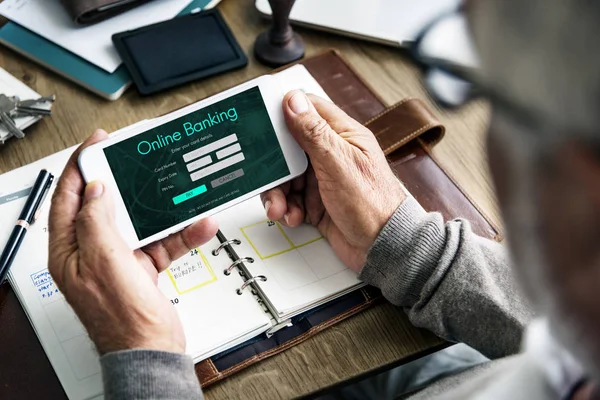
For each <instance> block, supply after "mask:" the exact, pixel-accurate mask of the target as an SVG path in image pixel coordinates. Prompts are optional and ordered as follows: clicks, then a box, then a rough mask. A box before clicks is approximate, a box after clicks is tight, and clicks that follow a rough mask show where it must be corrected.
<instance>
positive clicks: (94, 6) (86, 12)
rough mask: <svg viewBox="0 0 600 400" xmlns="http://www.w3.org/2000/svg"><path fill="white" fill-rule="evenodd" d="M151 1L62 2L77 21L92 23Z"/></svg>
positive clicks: (83, 0)
mask: <svg viewBox="0 0 600 400" xmlns="http://www.w3.org/2000/svg"><path fill="white" fill-rule="evenodd" d="M149 1H152V0H61V3H62V5H63V7H65V9H66V10H67V12H68V13H69V15H70V16H71V18H72V19H73V21H75V23H77V24H79V25H90V24H95V23H96V22H100V21H103V20H105V19H107V18H110V17H114V16H115V15H118V14H121V13H123V12H125V11H127V10H131V9H132V8H134V7H137V6H139V5H140V4H142V3H147V2H149ZM102 8H106V9H105V10H101V9H102Z"/></svg>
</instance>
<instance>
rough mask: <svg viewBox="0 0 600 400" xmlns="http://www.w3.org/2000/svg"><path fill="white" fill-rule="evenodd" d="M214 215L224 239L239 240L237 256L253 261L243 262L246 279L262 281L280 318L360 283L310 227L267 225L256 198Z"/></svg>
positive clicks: (319, 235) (261, 284)
mask: <svg viewBox="0 0 600 400" xmlns="http://www.w3.org/2000/svg"><path fill="white" fill-rule="evenodd" d="M217 217H218V219H219V224H220V227H221V230H222V231H223V233H224V234H225V236H227V238H228V239H232V238H237V239H240V240H241V241H242V243H241V245H239V246H236V247H235V250H236V252H237V254H238V255H239V256H240V257H252V258H254V263H252V264H249V263H246V264H245V265H246V266H247V268H248V269H249V270H250V272H251V273H252V275H253V276H257V275H264V276H266V277H267V281H265V282H260V283H259V285H260V287H261V288H262V290H263V291H264V293H265V294H266V296H267V297H268V299H269V301H270V302H271V304H272V305H273V306H274V307H275V308H276V309H277V311H278V312H279V314H280V316H283V315H285V314H289V313H292V312H294V311H295V310H299V309H302V308H305V307H307V306H310V305H315V304H317V303H320V302H321V301H322V300H324V299H327V298H330V297H333V296H335V295H338V294H340V293H343V292H346V291H347V290H348V289H350V288H354V287H356V286H357V285H360V284H361V282H360V281H359V280H358V278H357V274H356V273H355V272H353V271H352V270H350V269H348V268H347V267H346V266H345V265H344V264H343V263H342V262H341V261H340V260H339V258H338V257H337V256H336V255H335V253H334V252H333V249H332V248H331V246H330V245H329V243H328V242H327V240H325V239H324V238H323V237H322V236H321V234H320V233H319V231H318V230H317V229H316V228H314V227H313V226H311V225H302V226H300V227H297V228H287V227H285V226H283V225H281V224H279V223H277V222H272V221H269V220H268V219H267V217H266V215H265V211H264V208H263V206H262V203H261V201H260V198H259V197H255V198H253V199H250V200H247V201H245V202H244V203H242V204H239V205H237V206H234V207H232V208H230V209H228V210H226V211H223V212H222V213H220V214H218V216H217Z"/></svg>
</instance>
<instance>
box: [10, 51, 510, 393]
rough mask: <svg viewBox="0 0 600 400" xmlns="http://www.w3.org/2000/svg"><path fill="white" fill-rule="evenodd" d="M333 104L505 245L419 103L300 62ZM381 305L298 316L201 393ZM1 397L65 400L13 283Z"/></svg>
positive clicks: (214, 372) (347, 73) (374, 298)
mask: <svg viewBox="0 0 600 400" xmlns="http://www.w3.org/2000/svg"><path fill="white" fill-rule="evenodd" d="M301 63H302V64H304V65H305V66H306V68H307V69H308V70H309V71H310V73H311V74H312V75H313V76H314V77H315V79H316V80H317V82H319V84H320V85H321V86H322V87H323V89H324V90H325V92H326V93H327V94H328V95H329V96H330V97H331V99H332V100H333V101H334V102H335V103H336V104H337V105H338V106H340V107H341V108H342V109H343V110H344V111H346V113H348V114H349V115H350V116H352V117H353V118H355V119H356V120H358V121H359V122H361V123H363V124H365V125H367V126H368V127H369V128H370V129H371V130H372V131H373V133H374V134H375V135H376V137H377V139H378V140H379V143H380V145H381V147H382V149H383V150H384V152H385V153H386V155H387V156H388V159H389V161H390V164H391V166H392V168H393V169H394V171H395V172H396V174H397V175H398V177H399V178H400V179H401V180H402V182H404V184H405V186H406V188H407V189H408V190H409V191H410V192H411V193H412V194H413V196H414V197H415V198H416V199H417V200H418V201H419V203H421V205H422V206H423V207H424V208H425V209H426V210H428V211H439V212H441V213H442V215H443V216H444V218H445V219H446V220H450V219H454V218H458V217H460V218H465V219H468V220H469V221H470V222H471V224H472V226H473V230H474V231H475V232H476V233H478V234H479V235H481V236H484V237H488V238H491V239H496V240H500V239H501V234H500V231H499V229H498V228H497V227H496V226H494V225H493V224H492V223H491V222H490V220H489V219H488V218H487V217H486V216H485V214H483V213H482V212H481V210H480V209H479V208H478V207H477V206H476V205H475V204H474V203H473V202H472V201H471V199H470V198H469V197H468V196H467V195H466V194H465V193H464V191H463V190H462V189H461V188H460V187H459V186H458V185H457V184H456V182H455V181H454V180H453V179H452V178H451V177H450V176H449V175H448V173H446V172H445V171H444V170H443V168H442V167H441V166H440V165H439V164H438V163H437V162H436V160H435V159H434V158H433V157H432V156H431V152H430V149H431V147H432V146H433V145H435V144H436V143H437V142H438V141H439V140H441V138H442V137H443V135H444V133H445V132H444V127H443V126H442V125H441V124H440V122H439V121H438V120H437V119H436V118H435V116H434V115H433V114H432V113H431V112H430V111H429V110H428V109H427V108H426V107H425V105H424V104H423V103H422V102H421V101H420V100H417V99H405V100H403V101H401V102H399V103H397V104H396V105H394V106H392V107H389V108H386V106H385V105H384V103H383V101H382V100H381V99H380V98H379V97H377V95H376V94H375V93H374V92H373V91H372V90H371V89H370V88H369V86H368V85H367V84H366V83H365V82H364V81H363V79H362V78H361V77H360V76H359V75H358V74H357V73H356V72H355V71H354V70H353V69H352V68H351V67H350V66H349V65H348V64H347V63H346V62H345V61H344V60H343V58H342V57H341V56H340V54H339V53H338V52H337V51H335V50H331V51H327V52H325V53H323V54H320V55H317V56H315V57H312V58H309V59H306V60H303V61H301ZM380 300H382V297H381V294H380V292H379V291H378V290H377V289H375V288H372V287H365V288H362V289H359V290H357V291H355V292H353V293H350V294H348V295H346V296H343V297H341V298H338V299H336V300H334V301H332V302H330V303H327V304H325V305H323V306H321V307H318V308H316V309H314V310H311V311H309V312H307V313H305V314H303V315H300V316H298V317H296V318H294V320H293V326H292V327H289V328H285V329H282V330H280V331H278V332H276V333H275V335H273V336H272V337H270V338H267V337H266V336H259V337H257V338H255V339H253V340H251V341H250V342H248V343H244V344H242V345H240V346H237V347H235V348H233V349H230V350H228V351H226V352H224V353H221V354H218V355H215V356H213V357H211V358H209V359H207V360H204V361H202V362H200V363H198V364H197V365H196V372H197V374H198V378H199V380H200V382H201V383H202V386H203V387H206V386H209V385H211V384H213V383H215V382H218V381H220V380H222V379H225V378H226V377H228V376H230V375H232V374H234V373H236V372H238V371H240V370H242V369H244V368H246V367H248V366H249V365H252V364H254V363H256V362H259V361H260V360H262V359H265V358H267V357H270V356H272V355H275V354H277V353H280V352H282V351H284V350H286V349H288V348H290V347H293V346H295V345H296V344H298V343H300V342H302V341H304V340H306V339H308V338H309V337H311V336H313V335H315V334H317V333H318V332H320V331H322V330H323V329H326V328H328V327H329V326H332V325H333V324H335V323H337V322H339V321H342V320H344V319H346V318H348V317H350V316H352V315H355V314H356V313H358V312H360V311H361V310H363V309H365V308H367V307H370V306H372V305H373V304H375V303H376V302H378V301H380ZM0 321H1V323H0V338H2V342H0V355H1V357H2V362H1V363H0V398H2V399H10V398H19V399H23V398H52V399H59V398H65V397H66V396H65V394H64V392H63V390H62V387H61V385H60V383H59V381H58V379H57V377H56V375H55V374H54V371H53V369H52V366H51V365H50V363H49V361H48V359H47V358H46V356H45V354H44V351H43V349H42V347H41V345H40V343H39V341H38V340H37V337H36V335H35V333H34V331H33V329H32V328H31V325H30V324H29V321H28V320H27V317H26V315H25V313H24V312H23V310H22V308H21V306H20V304H19V302H18V300H17V299H16V297H15V295H14V293H13V291H12V290H11V289H10V286H9V285H8V284H4V285H3V286H2V287H1V288H0Z"/></svg>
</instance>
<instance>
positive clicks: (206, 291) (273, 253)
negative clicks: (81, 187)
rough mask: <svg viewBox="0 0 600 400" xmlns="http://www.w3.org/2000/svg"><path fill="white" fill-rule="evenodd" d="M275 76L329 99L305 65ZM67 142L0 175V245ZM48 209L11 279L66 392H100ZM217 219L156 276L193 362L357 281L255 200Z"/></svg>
mask: <svg viewBox="0 0 600 400" xmlns="http://www.w3.org/2000/svg"><path fill="white" fill-rule="evenodd" d="M276 76H277V77H278V78H279V80H280V82H281V85H282V90H283V91H288V90H291V89H294V88H301V89H303V90H305V91H307V92H312V93H316V94H319V95H320V96H322V97H326V98H327V95H326V94H325V93H324V92H323V90H322V89H321V87H320V86H319V85H318V83H317V82H316V81H315V80H314V79H313V78H312V76H311V75H310V74H309V73H308V71H307V70H306V69H305V68H304V67H303V66H295V67H292V68H289V69H287V70H285V71H283V72H280V73H278V74H277V75H276ZM116 134H118V133H116ZM74 149H75V148H74V147H73V148H69V149H67V150H64V151H62V152H59V153H57V154H54V155H52V156H49V157H46V158H44V159H42V160H39V161H37V162H35V163H33V164H30V165H27V166H25V167H22V168H19V169H17V170H14V171H11V172H9V173H6V174H4V175H2V176H0V221H1V223H0V242H1V243H4V242H5V241H6V240H7V238H8V236H9V234H10V231H11V229H12V227H13V225H14V219H15V218H16V216H17V215H18V214H19V212H20V210H21V208H22V207H23V204H24V202H25V200H26V198H27V195H28V193H29V190H30V187H31V186H32V184H33V182H34V180H35V178H36V176H37V174H38V172H39V171H40V169H42V168H46V169H48V170H49V171H50V172H52V173H54V174H55V175H56V176H57V177H58V176H59V175H60V174H61V171H62V169H63V168H64V165H65V164H66V162H67V160H68V158H69V156H70V155H71V154H72V152H73V151H74ZM50 194H51V193H50ZM48 212H49V206H48V205H46V206H45V207H44V208H43V210H42V214H41V216H40V217H39V219H38V220H37V222H36V223H35V224H33V225H32V227H31V229H30V230H29V233H28V234H27V236H26V238H25V241H24V242H23V245H22V247H21V249H20V251H19V253H18V255H17V258H16V260H15V262H14V263H13V266H12V268H11V270H10V275H9V280H10V283H11V286H12V287H13V289H14V291H15V293H16V294H17V297H18V298H19V301H20V302H21V304H22V306H23V308H24V310H25V312H26V314H27V316H28V318H29V320H30V322H31V324H32V326H33V327H34V330H35V332H36V334H37V336H38V338H39V340H40V342H41V344H42V346H43V348H44V351H45V352H46V355H47V356H48V359H49V360H50V362H51V364H52V366H53V368H54V370H55V372H56V374H57V376H58V378H59V380H60V382H61V384H62V386H63V388H64V390H65V392H66V394H67V396H68V397H69V398H70V399H90V398H101V397H102V377H101V371H100V364H99V361H98V354H97V352H96V350H95V349H94V346H93V343H92V342H91V341H90V339H89V338H88V335H87V333H86V332H85V330H84V328H83V326H82V325H81V323H80V322H79V321H78V319H77V317H76V315H75V314H74V312H73V311H72V309H71V307H70V306H69V305H68V303H67V302H66V300H65V299H64V297H63V296H62V294H61V293H60V291H59V290H58V288H57V287H56V285H55V284H54V282H53V280H52V277H51V276H50V273H49V272H48V269H47V264H48V258H47V257H48V251H47V248H48V232H47V223H48ZM216 218H217V219H218V221H219V226H220V232H219V234H218V235H217V237H215V238H213V239H212V240H211V241H209V242H208V243H206V244H205V245H203V246H201V247H199V248H197V249H193V250H192V251H191V252H189V253H188V254H187V255H185V256H184V257H182V258H181V259H179V260H177V261H176V262H174V263H173V264H172V265H171V266H170V268H169V269H168V270H167V271H165V272H163V273H162V274H160V275H159V282H158V285H159V287H160V289H161V291H162V292H163V293H164V295H165V296H166V297H167V298H168V299H169V300H170V301H171V303H172V304H173V305H174V307H175V309H176V310H177V312H178V313H179V316H180V318H181V320H182V322H183V326H184V330H185V334H186V338H187V352H188V354H190V355H191V356H192V357H193V358H194V360H195V361H201V360H204V359H206V358H208V357H211V356H213V355H215V354H218V353H221V352H223V351H225V350H228V349H231V348H233V347H235V346H238V345H240V344H242V343H244V342H246V341H248V340H250V339H252V338H255V337H257V336H258V335H261V334H265V335H266V336H267V337H268V336H269V335H271V334H272V333H273V332H276V331H277V330H279V329H282V328H284V327H286V326H289V325H290V324H291V323H292V320H291V318H293V317H294V316H296V315H298V314H299V313H302V312H305V311H306V310H309V309H311V308H314V307H316V306H318V305H320V304H323V303H325V302H328V301H330V300H332V299H334V298H337V297H339V296H342V295H343V294H345V293H348V292H349V291H352V290H355V289H356V288H357V287H359V286H361V285H362V284H361V282H360V281H359V280H358V279H357V276H356V274H355V273H354V272H352V271H350V270H348V269H347V268H346V267H345V266H344V265H343V264H342V262H341V261H339V260H338V258H337V257H336V255H335V253H334V252H333V250H332V248H331V247H330V246H329V244H328V243H327V241H326V240H325V239H324V238H323V237H322V236H321V235H320V233H319V232H318V231H317V230H316V229H315V228H313V227H312V226H309V225H305V226H301V227H298V228H294V229H290V228H287V227H284V226H282V225H280V224H279V223H277V222H272V221H268V220H267V218H266V214H265V211H264V208H263V206H262V204H261V201H260V199H259V198H258V197H256V198H253V199H250V200H248V201H245V202H243V203H241V204H238V205H236V206H234V207H231V208H229V209H227V210H225V211H223V212H221V213H219V214H217V215H216ZM123 268H127V266H126V265H124V266H123Z"/></svg>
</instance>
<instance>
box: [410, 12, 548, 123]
mask: <svg viewBox="0 0 600 400" xmlns="http://www.w3.org/2000/svg"><path fill="white" fill-rule="evenodd" d="M409 54H410V56H411V58H412V60H413V62H415V63H416V64H417V65H418V66H419V67H420V68H421V69H422V70H423V77H424V81H425V85H426V87H427V90H428V92H429V93H430V95H431V96H432V98H433V99H434V100H435V101H436V102H437V103H438V104H439V105H440V106H442V107H443V108H456V107H460V106H462V105H464V104H465V103H467V102H468V101H470V100H472V99H474V98H477V97H485V98H487V99H489V100H490V101H491V102H492V104H493V105H494V107H495V108H497V109H502V110H503V111H504V112H506V113H508V114H509V115H511V116H512V117H513V118H514V119H516V120H517V121H519V122H520V123H522V124H524V125H528V126H536V125H537V126H539V125H538V124H539V122H540V121H541V120H542V119H541V118H540V116H539V115H537V113H535V112H533V111H532V110H529V109H528V108H527V107H525V106H523V105H519V104H515V102H514V101H511V100H509V99H508V98H507V97H506V96H505V95H504V94H503V93H500V92H499V91H497V90H494V89H493V88H491V87H490V86H489V85H484V84H483V80H482V77H481V74H480V73H479V70H480V69H479V67H480V60H479V56H478V54H477V51H476V49H475V45H474V43H473V40H472V37H471V34H470V32H469V27H468V23H467V17H466V15H465V13H464V9H463V7H460V8H459V9H457V10H455V11H451V12H450V13H445V14H443V15H441V16H439V17H438V18H436V19H434V20H433V21H432V22H431V23H429V24H428V25H426V26H425V28H424V29H422V30H421V32H420V33H419V34H418V35H417V37H416V39H415V41H414V42H412V44H411V46H410V47H409Z"/></svg>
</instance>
